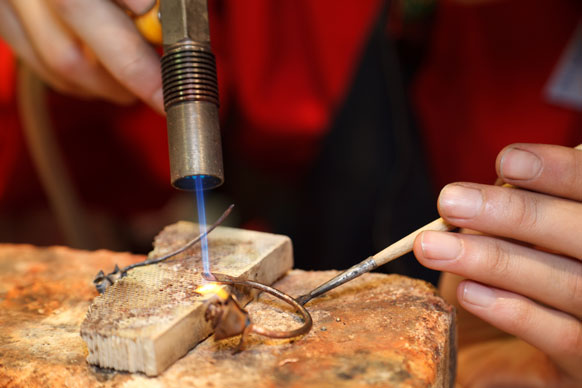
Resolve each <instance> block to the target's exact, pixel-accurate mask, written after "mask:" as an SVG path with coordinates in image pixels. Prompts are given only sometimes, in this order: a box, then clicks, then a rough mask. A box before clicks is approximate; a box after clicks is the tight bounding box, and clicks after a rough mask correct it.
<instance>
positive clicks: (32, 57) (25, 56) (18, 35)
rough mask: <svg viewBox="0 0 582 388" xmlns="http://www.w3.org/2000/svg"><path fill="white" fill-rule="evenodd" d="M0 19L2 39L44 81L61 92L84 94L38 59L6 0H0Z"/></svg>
mask: <svg viewBox="0 0 582 388" xmlns="http://www.w3.org/2000/svg"><path fill="white" fill-rule="evenodd" d="M0 21H1V23H0V36H1V37H2V39H4V41H5V42H6V43H8V44H9V45H10V47H11V48H12V51H13V52H14V53H15V54H16V56H17V57H18V58H20V59H21V60H22V61H24V63H26V64H27V65H28V66H30V68H31V69H32V70H33V71H34V72H35V73H36V74H37V75H38V76H39V77H40V78H41V79H42V80H43V81H44V82H46V83H47V84H48V85H50V86H51V87H52V88H53V89H55V90H57V91H59V92H61V93H65V94H71V95H82V96H85V95H86V94H84V93H83V94H81V93H80V91H79V90H78V88H76V87H75V86H74V85H72V84H70V83H67V82H66V81H65V80H62V79H61V78H60V77H58V76H56V75H55V74H53V73H52V72H51V71H50V70H49V69H47V68H46V66H45V65H44V64H43V63H42V62H41V61H40V59H39V58H38V56H37V55H36V53H35V52H34V49H33V47H32V46H31V45H30V42H29V41H28V38H27V36H26V33H25V31H24V29H23V28H22V26H21V25H20V21H19V20H18V16H17V15H16V14H15V13H14V10H13V9H12V6H11V5H10V4H9V3H8V2H7V1H0Z"/></svg>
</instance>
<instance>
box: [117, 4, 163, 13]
mask: <svg viewBox="0 0 582 388" xmlns="http://www.w3.org/2000/svg"><path fill="white" fill-rule="evenodd" d="M115 2H116V3H117V4H119V5H121V6H122V7H126V8H127V9H129V10H130V11H131V12H133V13H134V14H135V15H143V14H145V13H146V12H148V11H149V10H150V9H152V8H153V6H154V5H155V4H156V0H115Z"/></svg>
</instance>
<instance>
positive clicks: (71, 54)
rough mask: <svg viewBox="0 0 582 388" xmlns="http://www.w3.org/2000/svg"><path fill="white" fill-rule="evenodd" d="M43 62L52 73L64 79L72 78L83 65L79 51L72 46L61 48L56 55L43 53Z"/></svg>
mask: <svg viewBox="0 0 582 388" xmlns="http://www.w3.org/2000/svg"><path fill="white" fill-rule="evenodd" d="M43 60H44V62H45V63H46V65H47V66H48V67H49V68H50V69H51V70H52V71H54V72H56V73H58V74H61V75H63V76H64V77H66V78H73V77H74V75H75V74H77V73H78V72H79V69H80V68H81V67H82V66H83V63H84V59H83V56H82V55H81V53H80V52H79V49H78V48H77V47H73V46H70V47H66V48H61V49H60V50H59V51H58V52H56V53H54V52H51V53H45V54H44V55H43Z"/></svg>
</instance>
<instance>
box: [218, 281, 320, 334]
mask: <svg viewBox="0 0 582 388" xmlns="http://www.w3.org/2000/svg"><path fill="white" fill-rule="evenodd" d="M213 275H214V277H215V279H212V280H213V281H215V282H217V283H223V284H228V285H231V286H244V287H250V288H255V289H257V290H260V291H263V292H266V293H268V294H271V295H273V296H275V297H277V298H279V299H281V300H282V301H284V302H286V303H288V304H290V305H291V306H293V307H294V308H295V309H296V311H297V312H299V314H300V315H301V316H302V317H303V325H302V326H301V327H299V328H297V329H294V330H285V331H280V330H269V329H265V328H263V327H259V326H255V325H254V324H253V325H252V328H251V332H253V333H256V334H259V335H262V336H265V337H269V338H279V339H283V338H292V337H297V336H300V335H304V334H307V333H309V330H311V327H312V326H313V320H312V319H311V314H309V311H307V310H306V309H305V307H303V306H302V305H300V304H299V302H297V301H296V300H295V299H294V298H292V297H291V296H289V295H287V294H285V293H283V292H281V291H279V290H277V289H276V288H273V287H270V286H267V285H265V284H262V283H257V282H254V281H252V280H238V279H234V278H231V277H229V276H226V275H218V276H217V274H213Z"/></svg>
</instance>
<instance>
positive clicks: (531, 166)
mask: <svg viewBox="0 0 582 388" xmlns="http://www.w3.org/2000/svg"><path fill="white" fill-rule="evenodd" d="M541 169H542V161H541V160H540V158H538V157H537V155H535V154H533V153H531V152H529V151H524V150H518V149H516V148H510V149H508V150H507V151H505V154H503V156H502V157H501V166H500V172H501V176H502V177H503V178H508V179H517V180H529V179H533V178H535V177H536V176H538V174H539V173H540V171H541Z"/></svg>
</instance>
